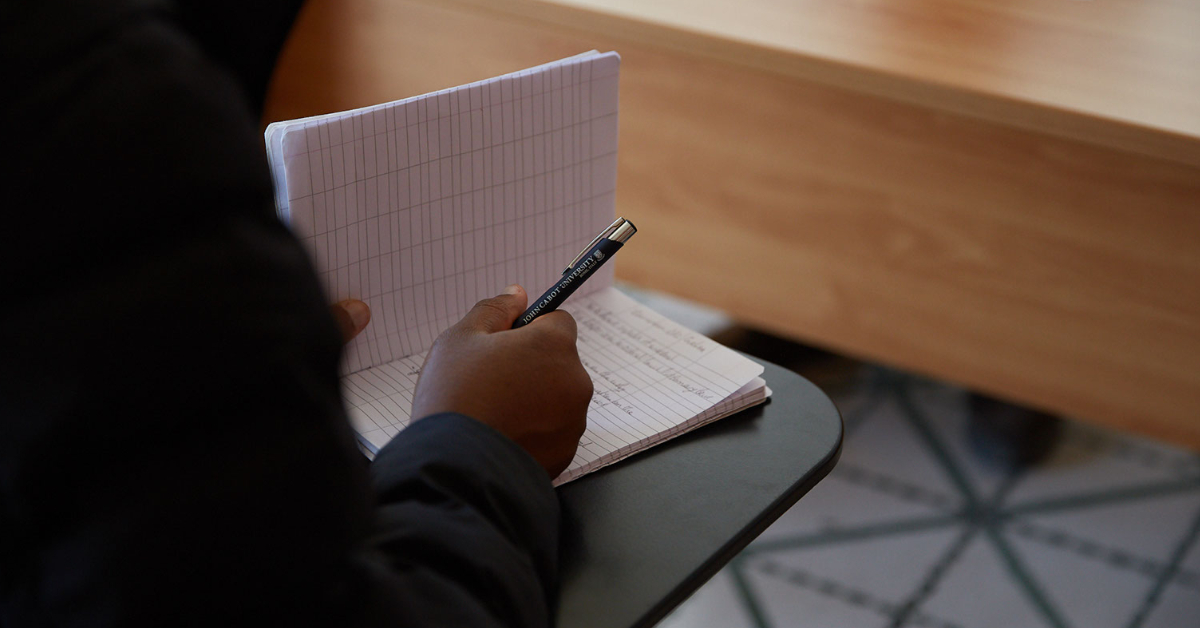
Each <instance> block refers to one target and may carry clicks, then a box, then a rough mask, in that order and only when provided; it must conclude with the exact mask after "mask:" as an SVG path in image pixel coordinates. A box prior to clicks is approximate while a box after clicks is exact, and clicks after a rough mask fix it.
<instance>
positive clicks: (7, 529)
mask: <svg viewBox="0 0 1200 628" xmlns="http://www.w3.org/2000/svg"><path fill="white" fill-rule="evenodd" d="M159 4H161V3H156V2H153V1H149V0H146V1H139V2H134V1H130V2H113V1H109V0H105V1H100V0H94V1H87V2H83V1H81V2H72V3H66V2H56V1H53V0H47V1H46V2H40V3H21V4H20V5H19V8H18V5H9V6H5V7H3V12H4V17H5V20H3V21H0V31H3V32H0V35H3V37H0V42H2V43H0V62H2V63H0V65H2V66H3V68H4V69H3V70H0V71H2V72H4V73H5V75H4V76H3V78H4V79H5V81H4V83H5V84H6V85H9V86H11V88H12V90H13V91H12V92H10V95H9V97H8V98H6V99H5V102H4V103H2V104H0V106H2V107H3V111H2V113H3V115H2V116H0V120H2V121H0V124H2V125H3V127H2V130H3V132H4V137H6V140H7V141H8V142H9V143H10V150H9V151H6V152H7V154H8V155H9V156H10V157H9V159H13V157H12V156H16V157H19V159H14V160H13V161H6V162H4V164H3V166H4V167H3V168H0V176H2V177H3V179H2V180H0V183H2V185H3V188H4V189H5V191H6V203H5V206H4V208H3V210H2V211H3V212H4V214H5V218H6V219H7V221H6V223H5V228H4V229H0V266H2V267H3V268H4V269H5V271H4V273H0V530H3V533H2V534H0V625H2V626H5V627H9V626H13V627H16V626H40V625H58V626H81V625H87V626H156V627H157V626H226V625H258V626H262V625H289V626H384V625H386V626H422V625H440V626H446V625H472V626H537V625H547V624H549V623H550V622H551V619H550V618H551V616H552V615H551V613H552V609H551V606H552V604H553V601H552V600H553V587H554V581H555V574H554V570H555V561H556V558H555V556H556V549H555V548H556V547H557V541H558V519H557V517H558V506H557V502H556V497H555V494H554V492H553V490H552V489H551V486H550V482H549V480H548V479H547V478H546V477H545V475H544V473H543V472H542V471H541V470H540V468H539V467H538V466H537V465H536V463H534V462H533V460H532V459H530V458H529V457H528V456H527V455H526V454H525V453H524V452H523V451H522V450H520V449H519V448H518V447H516V445H514V444H513V443H511V442H509V441H508V440H506V439H505V438H504V437H502V436H501V435H499V434H497V433H495V432H493V431H492V430H490V428H487V427H486V426H484V425H482V424H480V423H478V422H476V421H473V420H472V419H469V418H467V417H462V416H456V415H443V416H436V417H430V418H428V419H425V420H422V421H419V422H418V423H416V424H415V425H414V426H413V427H412V428H410V429H409V430H406V431H405V432H403V433H402V434H401V435H400V436H399V437H397V438H396V439H395V440H394V441H393V443H391V444H390V445H389V446H388V447H386V448H385V449H384V450H383V451H381V452H380V454H379V456H378V457H377V459H376V462H375V463H374V464H372V465H370V466H368V465H367V464H365V462H364V461H363V459H362V457H361V455H359V453H358V452H357V450H356V447H355V444H354V436H353V433H352V431H351V430H350V427H349V425H348V423H347V421H346V419H345V413H344V410H343V406H342V402H341V399H340V395H339V383H338V378H337V364H338V360H339V355H340V349H341V347H340V341H339V339H338V337H337V332H336V329H335V327H334V324H333V321H332V320H331V319H330V317H329V314H328V309H327V304H326V303H325V302H324V296H323V295H322V293H321V290H320V288H319V286H318V284H317V280H316V278H315V277H314V275H313V272H312V269H311V267H310V266H309V263H308V261H307V257H306V255H305V254H304V251H303V250H302V249H301V247H300V245H299V244H298V243H297V242H296V241H295V239H294V238H293V237H292V236H291V235H290V233H289V232H288V231H287V229H286V228H285V227H284V226H283V225H281V224H280V223H279V222H278V220H276V219H275V217H274V212H273V202H272V190H271V186H270V180H269V176H268V173H267V170H266V165H265V160H264V158H263V148H262V138H261V136H260V135H259V133H258V131H257V123H256V121H255V120H254V119H253V118H252V116H250V115H249V114H248V111H249V107H247V106H246V104H245V101H244V99H243V98H242V96H241V93H240V91H239V89H238V86H237V84H236V83H235V82H234V81H233V80H232V79H230V78H229V77H228V76H227V74H226V73H225V72H224V71H223V70H221V69H220V68H218V67H216V66H214V65H213V64H212V63H210V62H209V61H208V60H207V58H206V57H205V55H204V54H203V53H202V50H201V48H200V47H199V46H198V45H196V43H195V42H194V41H193V40H192V39H190V37H189V36H188V35H186V34H184V33H183V32H182V31H181V30H180V29H179V28H177V26H176V24H175V23H174V22H173V21H172V19H171V18H170V17H169V15H170V13H169V12H166V11H161V10H159V8H157V7H158V5H159Z"/></svg>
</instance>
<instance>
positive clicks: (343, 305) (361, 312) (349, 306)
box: [329, 299, 371, 342]
mask: <svg viewBox="0 0 1200 628" xmlns="http://www.w3.org/2000/svg"><path fill="white" fill-rule="evenodd" d="M329 309H330V310H331V311H332V312H333V318H334V320H336V321H337V324H338V329H341V330H342V342H350V341H351V340H353V339H354V337H355V336H357V335H358V334H359V332H361V331H362V330H364V329H366V328H367V323H369V322H371V308H369V307H367V304H366V303H363V302H362V301H359V300H358V299H346V300H345V301H338V302H337V303H334V304H333V305H331V306H329Z"/></svg>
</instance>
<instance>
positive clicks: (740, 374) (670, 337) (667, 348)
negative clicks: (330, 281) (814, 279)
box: [343, 288, 762, 481]
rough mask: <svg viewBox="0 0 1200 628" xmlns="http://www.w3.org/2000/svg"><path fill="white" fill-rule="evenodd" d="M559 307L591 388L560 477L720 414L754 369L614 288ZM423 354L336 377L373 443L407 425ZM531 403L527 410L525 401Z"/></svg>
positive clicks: (360, 430)
mask: <svg viewBox="0 0 1200 628" xmlns="http://www.w3.org/2000/svg"><path fill="white" fill-rule="evenodd" d="M563 309H565V310H567V311H569V312H571V314H572V315H573V316H574V317H575V320H576V322H577V323H578V327H579V343H578V344H579V357H580V360H581V361H582V362H583V365H584V367H585V368H586V369H587V371H588V374H589V375H591V377H592V382H593V384H594V386H595V390H596V392H595V395H594V396H593V397H592V402H591V404H590V405H589V407H588V427H587V431H586V432H585V433H584V436H583V439H582V440H581V442H580V446H579V451H578V453H577V454H576V457H575V460H574V461H572V463H571V465H570V466H569V467H568V468H567V471H566V472H565V473H564V475H563V478H564V480H563V481H565V480H566V479H571V478H573V477H578V475H581V474H582V473H586V472H587V471H589V470H591V469H594V468H597V467H599V466H603V465H605V464H609V463H611V462H614V461H616V460H619V459H620V458H623V457H625V456H626V455H629V454H630V453H633V452H635V451H638V450H640V449H642V448H644V447H646V446H647V445H649V444H652V443H654V442H658V441H660V440H664V439H666V438H670V437H671V436H674V435H676V434H678V433H681V432H682V431H686V429H688V428H689V427H693V426H694V425H696V424H698V423H703V422H705V421H707V420H710V419H711V418H713V417H716V416H719V415H720V412H719V410H720V409H721V408H722V407H723V405H724V404H726V402H728V401H730V398H731V397H732V396H733V395H734V393H736V392H738V391H740V390H741V389H742V388H743V386H745V385H746V384H747V383H748V382H750V381H751V380H753V379H754V378H755V377H756V376H757V375H758V374H759V373H761V372H762V367H761V366H759V365H757V364H755V363H753V362H751V361H749V360H747V359H745V358H743V357H742V356H740V355H738V354H736V353H734V352H733V351H731V350H729V349H727V348H726V347H723V346H721V345H720V344H718V343H716V342H713V341H712V340H709V339H708V338H705V337H704V336H701V335H700V334H697V333H695V332H692V331H690V330H688V329H685V328H683V327H681V326H679V325H678V324H676V323H674V322H671V321H670V320H668V319H666V318H664V317H662V316H661V315H659V314H657V313H656V312H654V311H652V310H650V309H648V308H646V307H645V306H642V305H640V304H638V303H636V302H635V301H633V300H632V299H630V298H629V297H627V296H625V295H623V294H621V293H620V292H618V291H617V290H616V289H615V288H606V289H605V290H603V291H601V292H598V293H595V294H592V295H589V296H587V297H584V298H582V299H578V300H573V301H571V302H569V303H568V305H567V306H566V307H564V308H563ZM502 333H503V332H502ZM424 361H425V354H424V353H421V354H418V355H414V356H409V357H407V358H404V359H402V360H397V361H394V362H390V363H387V364H383V365H380V366H376V367H373V368H369V369H365V370H362V371H358V372H356V373H351V374H349V375H346V376H345V377H344V378H343V385H344V391H345V396H346V400H347V403H348V404H349V406H350V417H351V421H352V422H353V424H354V428H355V430H356V431H358V433H359V435H360V436H361V437H362V438H363V439H364V440H365V441H366V442H367V443H368V445H369V447H370V448H371V449H372V450H377V449H378V448H379V447H382V446H383V445H385V444H386V443H387V441H388V440H390V439H391V438H392V436H394V435H395V434H397V433H398V432H399V431H400V430H402V429H404V427H405V426H407V425H408V422H409V419H410V413H411V409H412V395H413V391H414V389H415V388H416V383H417V375H418V374H419V373H420V367H421V364H422V363H423V362H424ZM530 408H531V411H535V410H533V409H532V408H536V403H534V402H533V401H532V400H531V403H530ZM714 409H715V410H718V412H714Z"/></svg>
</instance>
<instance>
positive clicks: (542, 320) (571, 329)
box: [522, 310, 579, 345]
mask: <svg viewBox="0 0 1200 628" xmlns="http://www.w3.org/2000/svg"><path fill="white" fill-rule="evenodd" d="M522 311H524V310H522ZM522 329H534V330H537V331H538V333H541V334H554V335H556V336H558V337H560V338H561V339H562V340H563V341H567V342H570V343H571V344H572V345H574V344H575V340H576V339H577V338H578V337H579V328H578V326H576V324H575V317H574V316H571V315H570V314H568V313H566V312H564V311H562V310H555V311H553V312H550V313H549V314H543V315H541V316H539V317H537V318H535V319H533V321H532V322H530V323H529V324H528V325H526V326H525V327H523V328H522Z"/></svg>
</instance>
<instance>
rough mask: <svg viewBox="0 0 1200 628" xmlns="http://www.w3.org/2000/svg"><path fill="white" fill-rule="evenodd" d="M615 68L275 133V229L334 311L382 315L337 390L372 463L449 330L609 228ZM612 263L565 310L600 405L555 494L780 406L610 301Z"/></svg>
mask: <svg viewBox="0 0 1200 628" xmlns="http://www.w3.org/2000/svg"><path fill="white" fill-rule="evenodd" d="M619 70H620V57H619V56H618V55H617V54H616V53H613V52H609V53H603V54H602V53H598V52H596V51H592V52H588V53H584V54H582V55H578V56H575V57H569V58H567V59H562V60H560V61H555V62H553V63H548V64H545V65H541V66H537V67H534V68H530V69H528V70H524V71H520V72H515V73H512V74H506V75H504V76H500V77H496V78H492V79H488V80H484V81H480V82H477V83H471V84H468V85H463V86H461V87H456V88H453V89H446V90H442V91H439V92H434V93H431V94H425V95H423V96H416V97H413V98H407V99H404V100H399V101H395V102H390V103H386V104H380V105H375V106H371V107H364V108H361V109H355V110H352V111H344V112H340V113H333V114H328V115H322V116H316V117H312V118H305V119H300V120H290V121H286V122H276V123H273V124H271V125H270V126H268V127H267V130H266V134H265V135H266V143H267V155H268V158H269V162H270V164H271V170H272V176H273V177H274V181H275V188H276V198H277V205H278V211H279V215H280V217H281V218H282V219H283V220H284V221H285V222H286V223H287V224H288V225H289V226H290V227H291V229H292V230H293V232H294V233H295V234H296V236H297V237H298V238H299V239H300V240H301V241H302V242H303V244H304V246H305V247H306V248H307V249H308V251H309V253H310V254H311V255H312V258H313V261H314V265H315V267H316V270H317V273H318V275H319V276H320V279H321V281H322V283H323V284H324V288H325V290H326V291H327V293H328V297H329V300H330V302H331V303H332V302H335V301H339V300H342V299H347V298H357V299H361V300H363V301H365V302H366V303H367V304H368V305H369V306H370V308H371V312H372V317H371V324H370V325H369V326H368V327H367V329H366V330H365V331H364V332H363V333H362V334H360V335H359V336H358V337H357V338H355V339H354V340H353V341H352V342H351V343H350V344H349V345H348V346H347V351H346V356H345V363H344V365H343V372H344V375H343V377H342V382H343V391H344V396H345V399H346V403H347V406H348V411H349V414H350V418H351V421H352V422H353V425H354V428H355V430H356V431H357V433H358V437H359V441H360V444H361V446H362V447H363V449H364V450H365V451H367V452H370V453H372V454H373V453H375V452H378V451H379V449H380V448H381V447H383V446H384V445H385V444H387V442H388V441H389V440H390V439H391V438H392V437H393V436H395V435H396V434H397V433H398V432H399V431H400V430H402V429H404V427H405V426H407V425H408V423H409V421H410V418H411V417H410V408H411V406H412V396H413V389H414V387H415V385H416V381H417V376H418V375H419V374H420V369H421V364H422V363H423V361H424V358H425V354H426V352H427V351H428V350H429V348H430V346H431V345H432V344H433V341H434V339H435V338H436V337H437V335H438V334H439V333H440V332H441V331H442V330H443V329H445V328H447V327H449V326H450V325H452V324H454V323H455V322H457V321H458V320H459V319H460V318H462V316H463V315H464V314H465V313H466V312H467V311H468V310H469V309H470V308H471V307H472V306H473V305H474V304H475V303H476V302H477V301H479V300H480V299H484V298H487V297H491V296H494V295H496V294H499V292H500V291H501V290H502V289H503V288H504V286H506V285H508V284H510V283H520V284H521V285H523V286H524V287H525V288H526V289H527V291H528V292H529V294H530V295H533V296H536V295H538V294H541V293H542V292H543V291H544V290H545V289H546V288H548V287H549V286H550V285H551V284H552V283H554V282H555V280H556V279H558V278H559V276H560V274H561V273H562V270H563V268H564V267H565V266H566V264H567V262H568V261H570V260H571V258H572V257H574V256H575V254H577V253H578V252H579V251H580V250H581V249H582V248H583V247H584V245H586V244H587V243H588V242H589V241H590V240H591V239H592V237H594V236H595V235H596V234H597V233H599V232H600V230H601V229H603V228H604V227H606V226H607V225H608V224H609V223H611V222H612V221H613V219H614V217H615V214H616V210H615V196H614V193H615V191H616V173H617V159H616V157H617V80H618V74H619ZM629 218H630V219H632V220H633V221H634V222H635V223H636V222H637V217H636V216H629ZM627 246H634V247H636V246H638V238H637V236H635V237H634V238H633V239H632V240H631V241H630V243H629V244H628V245H627ZM617 263H620V256H619V255H618V256H617V257H615V258H614V259H613V261H612V262H610V263H608V264H606V265H605V266H603V267H602V268H601V269H599V270H598V271H597V272H596V274H595V275H593V276H592V277H591V278H590V279H589V280H588V281H587V282H585V283H584V284H583V286H581V287H580V289H579V290H578V291H577V292H576V293H575V294H574V295H572V297H571V298H570V299H568V300H567V302H566V303H565V304H564V305H563V308H562V309H564V310H566V311H568V312H570V313H571V314H572V315H573V316H574V317H575V319H576V321H577V323H578V328H579V354H580V359H581V360H582V361H583V364H584V367H585V368H586V369H587V371H588V373H589V374H590V375H591V376H592V380H593V383H594V385H595V395H594V396H593V398H592V401H591V405H590V406H589V408H588V427H587V431H586V433H585V434H584V436H583V439H582V441H581V442H580V446H579V450H578V454H577V455H576V457H575V459H574V461H573V462H572V463H571V465H570V466H569V467H568V468H567V470H566V471H564V472H563V473H562V475H560V476H559V477H558V478H556V479H555V484H556V485H557V484H562V483H564V482H568V481H570V480H573V479H575V478H578V477H580V476H582V475H584V474H587V473H589V472H591V471H594V470H596V469H599V468H601V467H603V466H606V465H608V464H611V463H614V462H616V461H618V460H621V459H623V458H625V457H627V456H630V455H632V454H634V453H637V452H639V451H642V450H644V449H646V448H647V447H650V446H652V445H655V444H657V443H661V442H663V441H665V440H668V439H670V438H672V437H675V436H678V435H680V434H683V433H686V432H688V431H690V430H693V429H695V428H697V427H699V426H701V425H704V424H706V423H709V422H712V421H715V420H717V419H720V418H722V417H725V416H728V415H730V414H732V413H734V412H737V411H738V410H740V409H742V408H746V407H748V406H751V405H754V404H757V403H762V402H763V401H765V400H766V398H767V396H768V395H769V394H770V393H769V389H768V388H767V387H766V384H765V382H764V381H763V380H762V379H761V378H760V377H759V375H761V374H762V371H763V369H762V367H761V366H760V365H758V364H756V363H755V362H753V361H751V360H749V359H747V358H745V357H743V356H742V355H740V354H738V353H736V352H734V351H732V350H730V349H728V348H726V347H724V346H722V345H720V344H718V343H716V342H714V341H712V340H710V339H708V338H706V337H704V336H703V335H700V334H698V333H695V332H692V331H690V330H688V329H686V328H684V327H682V326H680V325H678V324H676V323H674V322H672V321H670V320H668V319H667V318H665V317H663V316H661V315H659V314H657V313H655V312H654V311H652V310H650V309H649V308H647V307H645V306H643V305H640V304H638V303H637V302H635V301H634V300H632V299H631V298H629V297H628V296H626V295H624V294H622V293H621V292H620V291H618V290H617V289H616V288H614V287H613V274H612V271H613V267H614V265H615V264H617ZM534 405H535V404H533V403H531V408H532V407H533V406H534ZM532 411H535V410H532V409H531V412H532Z"/></svg>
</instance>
